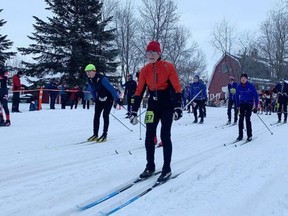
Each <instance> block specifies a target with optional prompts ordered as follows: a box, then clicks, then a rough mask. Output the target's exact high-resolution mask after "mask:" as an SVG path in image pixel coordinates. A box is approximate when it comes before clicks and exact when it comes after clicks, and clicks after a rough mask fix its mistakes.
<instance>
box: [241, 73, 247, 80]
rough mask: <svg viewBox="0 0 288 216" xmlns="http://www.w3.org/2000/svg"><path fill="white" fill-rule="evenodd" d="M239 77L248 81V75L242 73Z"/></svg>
mask: <svg viewBox="0 0 288 216" xmlns="http://www.w3.org/2000/svg"><path fill="white" fill-rule="evenodd" d="M240 77H241V78H242V77H246V79H248V75H247V74H246V73H242V74H241V76H240Z"/></svg>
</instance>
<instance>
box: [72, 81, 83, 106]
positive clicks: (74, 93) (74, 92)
mask: <svg viewBox="0 0 288 216" xmlns="http://www.w3.org/2000/svg"><path fill="white" fill-rule="evenodd" d="M70 91H71V94H70V101H71V106H70V107H71V109H73V106H74V107H75V109H77V106H78V101H79V98H80V91H81V89H80V88H79V86H78V85H75V86H74V88H72V89H71V90H70Z"/></svg>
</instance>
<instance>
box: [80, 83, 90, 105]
mask: <svg viewBox="0 0 288 216" xmlns="http://www.w3.org/2000/svg"><path fill="white" fill-rule="evenodd" d="M91 99H92V94H91V89H90V86H89V85H88V84H86V85H85V87H84V89H83V100H82V101H83V109H85V108H86V105H87V109H89V108H90V100H91Z"/></svg>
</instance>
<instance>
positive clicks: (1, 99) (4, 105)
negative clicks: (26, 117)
mask: <svg viewBox="0 0 288 216" xmlns="http://www.w3.org/2000/svg"><path fill="white" fill-rule="evenodd" d="M0 104H2V108H3V109H4V112H5V115H6V120H10V113H9V108H8V96H4V97H3V96H0ZM2 115H3V114H2Z"/></svg>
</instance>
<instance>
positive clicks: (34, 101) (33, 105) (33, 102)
mask: <svg viewBox="0 0 288 216" xmlns="http://www.w3.org/2000/svg"><path fill="white" fill-rule="evenodd" d="M36 110H38V100H37V97H36V96H32V97H31V102H30V105H29V111H36Z"/></svg>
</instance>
